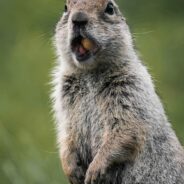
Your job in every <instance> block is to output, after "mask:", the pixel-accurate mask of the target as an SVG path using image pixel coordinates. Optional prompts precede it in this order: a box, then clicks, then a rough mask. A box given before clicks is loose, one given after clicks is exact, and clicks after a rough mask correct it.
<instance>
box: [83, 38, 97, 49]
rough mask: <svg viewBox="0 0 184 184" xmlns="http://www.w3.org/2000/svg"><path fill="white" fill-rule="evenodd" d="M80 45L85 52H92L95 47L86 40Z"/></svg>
mask: <svg viewBox="0 0 184 184" xmlns="http://www.w3.org/2000/svg"><path fill="white" fill-rule="evenodd" d="M81 44H82V46H83V47H84V48H85V49H86V50H92V49H93V48H94V47H95V45H94V43H93V42H92V41H91V40H89V39H88V38H83V39H82V41H81Z"/></svg>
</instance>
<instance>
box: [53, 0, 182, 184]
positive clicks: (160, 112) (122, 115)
mask: <svg viewBox="0 0 184 184" xmlns="http://www.w3.org/2000/svg"><path fill="white" fill-rule="evenodd" d="M71 2H72V1H71ZM71 2H70V1H69V2H68V4H69V5H70V7H71V12H72V8H73V9H74V8H75V9H74V10H75V11H77V10H78V9H79V7H82V9H84V10H85V9H87V8H88V9H87V10H88V12H90V10H91V9H92V8H91V9H90V8H89V6H94V4H93V3H92V4H90V1H89V4H88V3H87V1H85V0H81V1H80V0H79V1H78V3H75V4H76V5H73V4H72V5H71V4H70V3H71ZM84 2H85V3H84ZM99 2H100V3H102V5H104V2H106V1H105V0H104V1H99ZM113 3H114V2H113ZM84 4H85V5H84ZM80 5H81V6H80ZM95 6H98V3H97V5H95ZM80 10H81V8H80ZM91 11H92V10H91ZM118 15H119V14H118ZM70 16H72V15H70ZM70 16H69V17H68V18H67V20H68V22H67V21H66V17H64V18H63V19H62V20H61V22H60V23H59V24H58V28H57V33H56V48H57V52H58V55H59V58H58V61H59V63H58V66H57V68H56V70H55V71H54V73H55V74H54V92H53V95H52V98H53V104H54V111H55V117H56V121H57V130H58V144H59V150H60V157H61V161H62V166H63V170H64V172H65V174H66V175H67V176H68V178H69V181H70V182H71V183H72V184H84V183H85V184H98V183H103V182H104V183H105V184H156V183H162V184H183V183H184V151H183V148H182V146H181V144H180V143H179V141H178V139H177V137H176V135H175V133H174V131H173V130H172V128H171V125H170V123H169V122H168V120H167V118H166V115H165V112H164V109H163V107H162V104H161V102H160V100H159V98H158V96H157V94H156V93H155V89H154V86H153V83H152V80H151V77H150V75H149V74H148V72H147V70H146V68H145V66H144V65H143V64H142V63H141V61H140V60H139V58H138V57H137V55H136V52H135V51H134V48H133V46H132V39H131V35H130V33H129V29H128V27H127V25H126V24H123V23H121V22H120V19H118V21H119V22H118V21H117V27H116V28H113V29H114V30H110V29H109V30H110V31H111V32H112V33H113V35H114V37H112V38H109V37H108V36H109V35H107V34H108V33H109V30H108V29H107V30H106V31H107V34H106V33H104V31H103V32H102V30H101V31H99V35H98V36H96V35H95V32H94V30H92V31H93V32H92V31H91V32H90V34H92V35H93V36H94V37H95V36H96V37H97V40H98V39H99V40H100V39H101V40H100V41H101V42H102V46H103V49H102V51H101V52H99V54H98V55H97V56H95V58H93V60H94V63H95V64H94V63H93V61H92V62H91V60H90V62H89V64H84V63H78V62H77V61H76V59H75V58H74V56H73V55H72V54H71V51H70V50H69V44H70V37H71V34H72V31H71V26H70V24H71V22H70V21H69V20H70ZM119 16H120V15H119ZM96 19H97V18H96ZM114 19H115V18H114ZM111 21H114V20H111ZM95 23H97V20H95V22H94V24H95ZM100 23H101V22H100ZM68 24H69V25H68ZM100 25H101V24H100ZM122 25H123V26H122ZM102 26H103V25H102ZM104 26H106V23H105V24H104ZM121 26H122V27H121ZM90 28H92V25H91V27H90ZM119 28H121V30H122V28H123V30H124V31H122V32H121V31H120V30H119ZM68 29H69V32H68V33H66V30H68ZM86 29H87V28H86ZM97 29H98V27H97ZM102 29H104V30H105V27H104V28H102ZM63 30H65V31H63ZM87 31H89V30H87ZM117 34H118V36H117ZM116 37H117V38H116ZM105 38H106V39H105ZM110 39H111V40H110ZM113 40H114V41H113ZM110 41H111V44H108V43H109V42H110ZM62 43H64V44H62ZM91 63H92V64H91Z"/></svg>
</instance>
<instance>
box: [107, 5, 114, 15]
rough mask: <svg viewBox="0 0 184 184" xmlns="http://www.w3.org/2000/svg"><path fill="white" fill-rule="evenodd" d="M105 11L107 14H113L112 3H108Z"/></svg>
mask: <svg viewBox="0 0 184 184" xmlns="http://www.w3.org/2000/svg"><path fill="white" fill-rule="evenodd" d="M105 13H107V14H109V15H114V5H113V4H112V3H108V4H107V7H106V9H105Z"/></svg>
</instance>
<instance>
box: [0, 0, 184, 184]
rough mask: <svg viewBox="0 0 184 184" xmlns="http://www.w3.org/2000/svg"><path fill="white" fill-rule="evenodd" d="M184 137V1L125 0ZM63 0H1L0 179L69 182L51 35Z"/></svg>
mask: <svg viewBox="0 0 184 184" xmlns="http://www.w3.org/2000/svg"><path fill="white" fill-rule="evenodd" d="M119 4H120V5H121V9H122V11H123V14H124V15H125V16H126V17H127V20H128V22H129V24H130V27H131V30H132V33H133V36H134V38H135V40H136V47H137V48H138V50H139V51H140V52H141V54H142V55H143V56H141V57H142V58H143V60H144V61H145V64H146V65H147V66H148V68H149V70H150V72H151V73H152V75H153V76H154V79H155V81H156V86H157V88H158V89H159V90H158V92H159V94H160V96H161V97H162V98H163V102H164V104H165V106H166V111H167V113H168V115H169V119H170V120H171V122H172V124H173V126H174V129H175V130H176V133H177V135H178V137H179V138H180V140H181V141H182V142H183V143H184V133H183V131H184V123H183V121H184V113H183V107H184V82H183V81H184V73H183V71H184V61H183V58H184V52H183V51H184V24H183V22H184V11H183V8H184V1H183V0H175V1H172V0H162V1H160V0H155V1H147V0H136V1H135V0H132V1H129V0H123V1H120V0H119ZM63 6H64V1H62V0H39V1H38V0H32V1H23V0H0V178H1V181H0V183H2V184H25V183H26V184H33V183H34V184H42V183H44V184H46V183H52V184H59V183H62V184H66V183H67V182H66V179H65V178H64V176H63V174H62V172H61V171H62V169H61V166H60V161H59V158H58V153H57V149H56V144H55V130H54V123H53V121H52V115H51V113H50V102H49V91H50V87H49V85H48V82H49V81H50V77H49V73H50V70H51V68H52V67H53V65H54V59H55V56H54V49H53V47H52V42H51V38H52V36H53V34H54V28H55V24H56V22H57V21H58V19H59V17H60V16H61V13H62V10H63Z"/></svg>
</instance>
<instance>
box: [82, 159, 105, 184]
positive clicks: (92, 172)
mask: <svg viewBox="0 0 184 184" xmlns="http://www.w3.org/2000/svg"><path fill="white" fill-rule="evenodd" d="M106 171H107V167H106V164H103V163H97V162H94V161H93V162H92V163H91V164H90V166H89V168H88V170H87V172H86V178H85V184H97V183H98V184H102V183H104V184H105V174H106Z"/></svg>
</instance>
